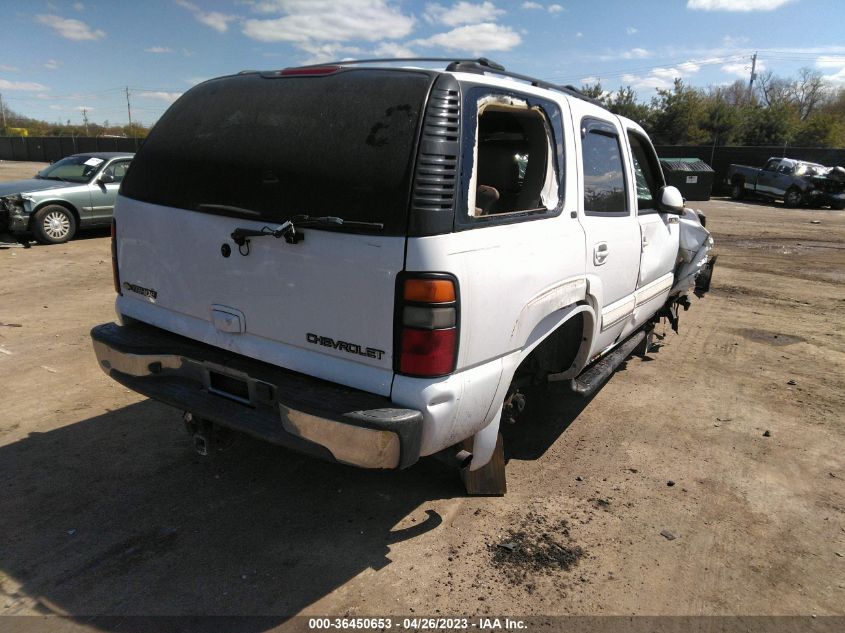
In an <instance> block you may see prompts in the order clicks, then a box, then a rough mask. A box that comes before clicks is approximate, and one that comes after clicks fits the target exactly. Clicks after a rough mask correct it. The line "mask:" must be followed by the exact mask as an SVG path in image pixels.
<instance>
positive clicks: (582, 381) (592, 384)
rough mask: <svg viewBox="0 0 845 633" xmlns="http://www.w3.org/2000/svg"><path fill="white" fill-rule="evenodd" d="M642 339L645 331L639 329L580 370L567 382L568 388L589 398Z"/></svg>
mask: <svg viewBox="0 0 845 633" xmlns="http://www.w3.org/2000/svg"><path fill="white" fill-rule="evenodd" d="M643 339H645V332H644V331H642V330H640V331H639V332H637V333H636V334H634V335H633V336H632V337H631V338H629V339H628V340H627V341H625V342H624V343H622V344H621V345H620V346H619V347H617V348H616V349H615V350H613V351H612V352H610V354H608V355H607V356H605V357H604V358H602V359H600V360H598V361H596V362H595V363H594V364H593V365H592V366H590V367H589V368H587V369H586V370H585V371H583V372H581V374H580V375H579V376H578V377H577V378H573V379H572V380H571V381H570V383H569V388H570V389H572V391H573V393H577V394H578V395H579V396H583V397H584V398H589V397H590V396H592V395H593V394H594V393H596V392H597V391H598V390H599V389H600V388H601V386H602V385H603V384H604V383H606V382H607V381H608V379H609V378H610V377H611V376H612V375H613V372H614V371H616V368H617V367H619V365H621V364H622V363H623V362H624V361H625V359H626V358H628V356H630V355H631V352H633V351H634V350H635V349H636V348H637V346H638V345H639V344H640V343H642V342H643Z"/></svg>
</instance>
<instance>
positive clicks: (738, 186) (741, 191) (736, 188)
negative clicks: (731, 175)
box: [731, 180, 745, 200]
mask: <svg viewBox="0 0 845 633" xmlns="http://www.w3.org/2000/svg"><path fill="white" fill-rule="evenodd" d="M744 197H745V184H744V183H743V182H742V181H739V180H737V181H736V182H734V183H733V184H732V185H731V198H733V199H734V200H742V199H743V198H744Z"/></svg>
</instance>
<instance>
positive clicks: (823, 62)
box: [816, 55, 845, 86]
mask: <svg viewBox="0 0 845 633" xmlns="http://www.w3.org/2000/svg"><path fill="white" fill-rule="evenodd" d="M816 66H818V67H819V68H825V69H835V70H836V72H834V73H832V74H830V75H823V79H824V80H825V81H827V82H829V83H831V84H833V85H835V86H842V85H844V84H845V56H843V55H822V56H821V57H819V58H818V59H816Z"/></svg>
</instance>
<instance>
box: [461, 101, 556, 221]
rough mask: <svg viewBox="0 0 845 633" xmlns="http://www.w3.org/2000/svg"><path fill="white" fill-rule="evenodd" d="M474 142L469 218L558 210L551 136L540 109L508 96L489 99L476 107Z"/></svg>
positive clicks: (480, 102)
mask: <svg viewBox="0 0 845 633" xmlns="http://www.w3.org/2000/svg"><path fill="white" fill-rule="evenodd" d="M476 139H477V143H476V147H475V156H474V158H475V165H474V169H473V176H472V181H471V182H470V188H469V211H470V215H471V216H473V217H483V216H490V215H502V214H508V213H518V212H523V211H533V210H538V209H542V210H551V209H554V208H555V207H556V206H557V204H558V185H557V175H556V172H555V168H554V161H553V156H554V154H553V152H552V142H551V134H550V131H549V125H548V121H547V120H546V116H545V114H544V113H543V111H542V109H540V108H538V107H529V106H528V104H527V103H526V102H524V101H521V100H519V99H514V98H510V97H499V96H488V97H485V98H483V99H481V100H480V101H479V104H478V130H477V133H476Z"/></svg>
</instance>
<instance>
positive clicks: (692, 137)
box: [0, 68, 845, 147]
mask: <svg viewBox="0 0 845 633" xmlns="http://www.w3.org/2000/svg"><path fill="white" fill-rule="evenodd" d="M581 91H582V92H584V93H585V94H586V95H587V96H590V97H592V98H594V99H597V100H599V101H600V102H601V103H602V104H603V105H604V106H605V107H606V108H608V109H609V110H610V111H612V112H615V113H617V114H621V115H622V116H626V117H628V118H630V119H633V120H634V121H637V122H638V123H639V124H640V125H642V126H643V127H644V128H645V129H646V131H647V132H648V133H649V135H650V136H651V138H652V141H653V142H654V143H655V145H712V144H716V145H754V146H759V145H791V146H793V147H845V89H838V90H837V89H835V88H834V87H833V86H831V85H830V84H829V83H828V82H826V81H825V80H824V79H823V78H822V76H821V74H820V73H818V72H816V71H814V70H812V69H809V68H802V69H801V70H800V71H799V72H798V75H797V76H796V77H791V78H783V77H778V76H776V75H774V74H772V73H771V72H767V73H762V74H761V75H760V76H759V77H758V79H757V82H756V84H755V85H754V88H753V90H752V89H750V88H749V86H748V85H747V84H746V83H745V82H744V81H742V80H737V81H736V82H734V83H733V84H731V85H728V86H710V87H708V88H695V87H692V86H689V85H687V84H686V83H684V81H682V80H681V79H675V82H674V85H673V86H672V88H668V89H658V90H657V93H656V94H655V95H654V96H653V97H652V98H651V100H650V101H648V102H645V101H642V100H640V99H639V98H638V95H637V93H636V91H635V90H634V89H633V88H632V87H631V86H625V87H622V88H619V89H618V90H617V91H616V92H607V91H605V90H604V89H603V88H602V86H601V83H594V84H586V85H584V86H582V88H581ZM5 115H6V116H5V119H6V127H5V128H3V127H2V126H0V135H3V136H8V135H13V134H17V133H20V132H19V130H26V132H27V134H28V135H29V136H127V137H138V138H143V137H145V136H147V134H148V133H149V129H148V128H146V127H145V126H143V125H140V124H137V123H133V124H132V125H131V126H129V125H111V124H109V122H108V121H104V122H103V123H102V124H99V123H88V125H87V126H85V125H78V124H73V123H71V122H70V121H69V120H68V121H67V122H66V123H61V122H57V123H50V122H47V121H41V120H38V119H33V118H30V117H26V116H23V115H21V114H19V113H16V112H13V111H10V110H8V109H7V110H5Z"/></svg>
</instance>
